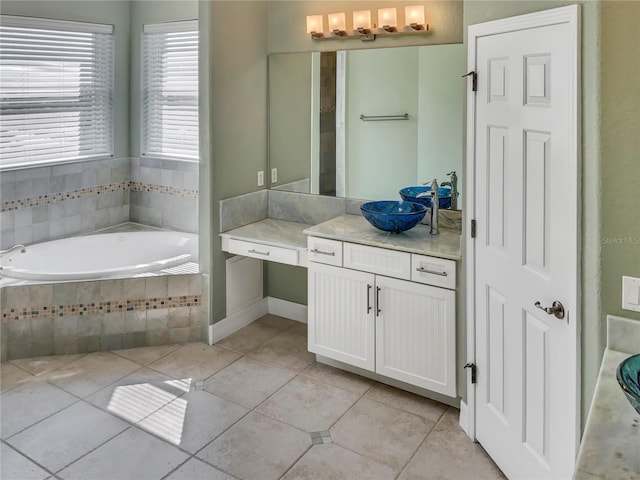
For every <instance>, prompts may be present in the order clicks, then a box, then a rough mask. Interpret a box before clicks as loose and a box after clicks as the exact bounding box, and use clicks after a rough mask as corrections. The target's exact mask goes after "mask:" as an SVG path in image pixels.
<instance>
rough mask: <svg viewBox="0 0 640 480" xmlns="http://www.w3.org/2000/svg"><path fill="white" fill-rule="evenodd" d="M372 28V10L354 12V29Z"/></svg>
mask: <svg viewBox="0 0 640 480" xmlns="http://www.w3.org/2000/svg"><path fill="white" fill-rule="evenodd" d="M358 28H371V10H358V11H357V12H353V29H354V30H357V29H358Z"/></svg>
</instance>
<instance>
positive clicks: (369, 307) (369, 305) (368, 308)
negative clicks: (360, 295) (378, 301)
mask: <svg viewBox="0 0 640 480" xmlns="http://www.w3.org/2000/svg"><path fill="white" fill-rule="evenodd" d="M370 311H371V285H369V284H368V283H367V313H369V312H370Z"/></svg>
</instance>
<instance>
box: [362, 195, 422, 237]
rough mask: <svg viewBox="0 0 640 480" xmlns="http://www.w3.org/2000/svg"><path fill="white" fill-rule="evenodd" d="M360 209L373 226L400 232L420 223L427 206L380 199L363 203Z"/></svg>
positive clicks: (387, 230) (386, 230)
mask: <svg viewBox="0 0 640 480" xmlns="http://www.w3.org/2000/svg"><path fill="white" fill-rule="evenodd" d="M360 211H361V212H362V215H363V216H364V218H366V219H367V220H368V222H369V223H370V224H371V225H373V226H374V227H376V228H379V229H380V230H383V231H385V232H393V233H400V232H404V231H405V230H409V229H410V228H413V227H415V226H416V225H417V224H418V223H420V220H422V219H423V218H424V215H425V213H426V212H427V207H425V206H424V205H422V204H420V203H413V202H401V201H398V200H380V201H377V202H367V203H363V204H362V205H361V206H360Z"/></svg>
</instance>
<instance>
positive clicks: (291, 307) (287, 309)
mask: <svg viewBox="0 0 640 480" xmlns="http://www.w3.org/2000/svg"><path fill="white" fill-rule="evenodd" d="M267 299H268V303H269V307H268V308H269V313H270V314H271V315H277V316H279V317H284V318H288V319H289V320H295V321H297V322H302V323H307V306H306V305H302V304H301V303H295V302H289V301H288V300H282V299H280V298H274V297H267Z"/></svg>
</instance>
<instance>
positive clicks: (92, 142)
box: [0, 15, 113, 168]
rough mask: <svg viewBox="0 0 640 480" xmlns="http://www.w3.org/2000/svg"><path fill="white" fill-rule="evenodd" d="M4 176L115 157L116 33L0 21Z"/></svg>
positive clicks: (56, 23) (85, 26) (107, 28)
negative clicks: (19, 169)
mask: <svg viewBox="0 0 640 480" xmlns="http://www.w3.org/2000/svg"><path fill="white" fill-rule="evenodd" d="M0 100H1V102H0V168H8V167H16V166H22V165H37V164H43V163H50V162H61V161H68V160H80V159H88V158H100V157H108V156H110V155H112V153H113V120H112V119H113V26H112V25H99V24H91V23H80V22H67V21H60V20H50V19H43V18H31V17H18V16H11V15H0Z"/></svg>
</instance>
